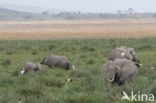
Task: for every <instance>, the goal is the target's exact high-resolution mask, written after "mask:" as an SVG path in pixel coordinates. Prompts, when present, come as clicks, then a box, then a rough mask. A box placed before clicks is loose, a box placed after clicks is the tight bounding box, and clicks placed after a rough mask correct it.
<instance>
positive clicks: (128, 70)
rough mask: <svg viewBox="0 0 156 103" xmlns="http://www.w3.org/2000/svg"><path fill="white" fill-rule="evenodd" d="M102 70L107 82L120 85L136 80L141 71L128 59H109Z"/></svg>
mask: <svg viewBox="0 0 156 103" xmlns="http://www.w3.org/2000/svg"><path fill="white" fill-rule="evenodd" d="M101 72H102V75H103V76H104V78H105V80H106V81H107V82H110V83H117V84H118V85H123V84H125V83H129V82H131V81H133V80H135V78H136V77H137V75H138V73H139V72H138V68H137V66H136V65H134V63H133V62H132V61H130V60H127V59H115V60H114V61H112V60H109V61H107V62H106V63H105V64H104V66H103V68H102V69H101Z"/></svg>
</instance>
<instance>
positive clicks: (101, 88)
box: [0, 38, 156, 103]
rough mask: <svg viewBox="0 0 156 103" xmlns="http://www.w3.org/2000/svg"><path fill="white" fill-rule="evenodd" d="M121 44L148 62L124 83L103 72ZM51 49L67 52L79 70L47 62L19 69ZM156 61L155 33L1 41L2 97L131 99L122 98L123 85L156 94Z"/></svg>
mask: <svg viewBox="0 0 156 103" xmlns="http://www.w3.org/2000/svg"><path fill="white" fill-rule="evenodd" d="M120 45H126V46H128V47H133V48H135V49H136V51H137V55H138V57H139V59H140V61H141V63H142V64H143V66H142V67H140V68H139V76H138V77H137V78H136V80H135V81H134V82H133V83H130V84H127V85H124V86H121V87H119V86H117V85H109V84H106V83H105V82H104V79H103V77H102V76H101V73H100V71H101V67H102V66H103V65H104V63H105V62H106V61H107V57H108V55H109V53H110V51H111V50H112V49H113V48H115V47H117V46H120ZM48 54H56V55H65V56H67V57H68V58H69V60H70V61H71V63H72V64H74V65H75V67H76V70H72V69H71V70H69V71H66V70H62V69H59V68H49V67H48V66H44V68H45V69H44V70H41V71H38V72H34V71H31V72H29V73H28V74H26V75H24V76H21V75H20V70H21V69H22V67H23V65H24V63H25V62H26V61H32V62H40V61H41V60H42V58H43V56H45V55H48ZM155 61H156V38H143V39H95V40H94V39H92V40H87V39H84V40H45V41H39V40H36V41H0V103H18V101H23V103H130V102H129V101H121V97H122V94H121V91H122V90H124V91H125V92H126V93H128V95H130V93H131V91H132V90H133V91H134V92H135V93H137V92H140V93H146V94H151V93H152V94H154V95H156V68H155V67H156V62H155ZM67 78H71V79H73V81H72V82H67V81H66V80H67ZM141 103H143V102H141ZM145 103H146V102H145Z"/></svg>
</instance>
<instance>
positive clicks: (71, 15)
mask: <svg viewBox="0 0 156 103" xmlns="http://www.w3.org/2000/svg"><path fill="white" fill-rule="evenodd" d="M90 18H91V19H95V18H156V13H151V12H145V13H138V12H136V11H135V10H134V9H133V8H129V9H127V10H124V11H122V10H118V11H117V12H116V13H107V12H105V13H83V12H80V11H78V12H66V11H63V12H62V11H61V12H58V13H53V12H50V11H43V12H42V14H35V13H26V12H19V11H14V10H9V9H4V8H0V20H33V19H35V20H36V19H67V20H71V19H90Z"/></svg>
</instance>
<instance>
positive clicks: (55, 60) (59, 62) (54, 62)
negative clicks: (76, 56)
mask: <svg viewBox="0 0 156 103" xmlns="http://www.w3.org/2000/svg"><path fill="white" fill-rule="evenodd" d="M41 64H45V65H48V66H49V67H60V68H63V69H65V70H68V69H70V62H69V60H68V59H67V57H65V56H56V55H48V56H45V57H44V58H43V61H41Z"/></svg>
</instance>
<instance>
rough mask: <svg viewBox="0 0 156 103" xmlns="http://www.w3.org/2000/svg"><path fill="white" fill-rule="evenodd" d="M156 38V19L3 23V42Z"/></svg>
mask: <svg viewBox="0 0 156 103" xmlns="http://www.w3.org/2000/svg"><path fill="white" fill-rule="evenodd" d="M120 37H121V38H142V37H156V19H153V18H147V19H101V20H100V19H99V20H94V19H93V20H92V19H91V20H89V19H88V20H47V21H5V22H4V21H0V39H1V40H21V39H24V40H25V39H26V40H30V39H32V40H34V39H37V40H38V39H39V40H46V39H48V40H49V39H79V38H81V39H82V38H120Z"/></svg>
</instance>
